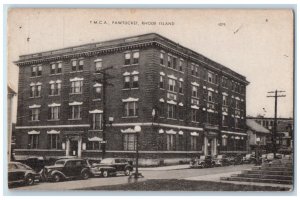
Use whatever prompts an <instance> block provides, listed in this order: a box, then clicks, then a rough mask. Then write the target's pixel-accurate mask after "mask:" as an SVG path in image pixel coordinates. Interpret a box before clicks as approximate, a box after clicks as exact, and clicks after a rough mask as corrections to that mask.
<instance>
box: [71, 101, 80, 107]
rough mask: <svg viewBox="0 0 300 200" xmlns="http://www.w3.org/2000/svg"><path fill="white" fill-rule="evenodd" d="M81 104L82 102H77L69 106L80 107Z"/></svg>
mask: <svg viewBox="0 0 300 200" xmlns="http://www.w3.org/2000/svg"><path fill="white" fill-rule="evenodd" d="M82 104H83V102H77V101H73V102H72V103H69V105H70V106H80V105H82Z"/></svg>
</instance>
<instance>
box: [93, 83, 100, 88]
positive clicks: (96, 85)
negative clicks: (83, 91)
mask: <svg viewBox="0 0 300 200" xmlns="http://www.w3.org/2000/svg"><path fill="white" fill-rule="evenodd" d="M93 87H102V84H101V83H95V84H94V85H93Z"/></svg>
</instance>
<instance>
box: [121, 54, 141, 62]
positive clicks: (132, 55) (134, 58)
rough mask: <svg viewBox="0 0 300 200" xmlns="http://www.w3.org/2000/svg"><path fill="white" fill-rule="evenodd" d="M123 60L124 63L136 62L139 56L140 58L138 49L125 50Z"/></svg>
mask: <svg viewBox="0 0 300 200" xmlns="http://www.w3.org/2000/svg"><path fill="white" fill-rule="evenodd" d="M124 57H125V60H124V65H130V64H133V65H135V64H138V63H139V58H140V52H139V51H133V52H126V53H125V54H124ZM131 57H132V63H131Z"/></svg>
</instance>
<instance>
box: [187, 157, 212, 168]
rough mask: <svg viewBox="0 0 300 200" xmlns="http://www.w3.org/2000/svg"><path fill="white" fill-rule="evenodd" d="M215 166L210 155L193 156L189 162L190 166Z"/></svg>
mask: <svg viewBox="0 0 300 200" xmlns="http://www.w3.org/2000/svg"><path fill="white" fill-rule="evenodd" d="M214 166H215V161H214V160H213V159H212V157H211V156H200V157H199V158H194V159H192V160H191V162H190V167H191V168H210V167H214Z"/></svg>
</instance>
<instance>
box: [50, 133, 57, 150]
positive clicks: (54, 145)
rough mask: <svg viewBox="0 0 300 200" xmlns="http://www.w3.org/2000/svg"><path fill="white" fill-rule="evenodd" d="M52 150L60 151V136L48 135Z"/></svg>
mask: <svg viewBox="0 0 300 200" xmlns="http://www.w3.org/2000/svg"><path fill="white" fill-rule="evenodd" d="M48 141H49V146H50V149H58V134H48Z"/></svg>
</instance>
